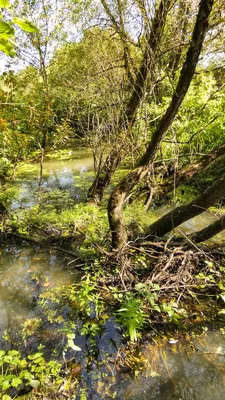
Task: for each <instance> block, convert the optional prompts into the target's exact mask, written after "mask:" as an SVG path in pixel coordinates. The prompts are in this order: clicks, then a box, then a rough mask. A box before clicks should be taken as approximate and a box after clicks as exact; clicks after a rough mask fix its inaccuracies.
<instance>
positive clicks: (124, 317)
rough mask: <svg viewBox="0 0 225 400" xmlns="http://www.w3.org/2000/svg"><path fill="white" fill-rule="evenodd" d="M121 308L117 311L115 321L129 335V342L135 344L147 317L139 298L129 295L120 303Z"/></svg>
mask: <svg viewBox="0 0 225 400" xmlns="http://www.w3.org/2000/svg"><path fill="white" fill-rule="evenodd" d="M121 306H122V307H121V308H120V309H119V310H117V315H118V316H117V319H118V321H119V322H120V323H121V325H122V326H123V327H124V328H125V329H126V331H127V332H128V333H129V336H130V340H131V341H132V342H136V341H137V338H138V336H140V331H141V330H142V329H143V327H144V324H145V323H146V318H147V315H146V314H145V312H144V311H143V309H142V302H141V300H140V298H135V297H133V296H132V295H129V296H127V297H126V298H125V300H124V301H123V302H122V304H121Z"/></svg>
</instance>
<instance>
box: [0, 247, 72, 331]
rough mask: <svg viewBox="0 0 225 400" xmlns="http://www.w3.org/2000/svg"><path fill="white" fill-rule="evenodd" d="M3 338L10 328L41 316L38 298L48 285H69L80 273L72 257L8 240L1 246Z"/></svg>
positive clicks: (0, 322) (0, 313)
mask: <svg viewBox="0 0 225 400" xmlns="http://www.w3.org/2000/svg"><path fill="white" fill-rule="evenodd" d="M0 254H1V257H0V337H2V335H3V332H4V331H5V330H6V329H7V328H9V327H14V329H16V327H18V326H19V325H20V323H21V322H23V321H25V319H26V318H31V317H34V316H37V315H38V309H37V307H36V305H37V299H38V297H39V295H40V294H41V293H42V292H43V291H44V290H46V289H47V288H54V287H60V286H62V285H69V284H70V283H72V282H74V281H76V280H77V279H78V272H76V271H75V270H73V269H71V268H69V266H68V263H69V261H71V258H68V257H64V256H62V255H61V254H54V253H51V251H47V250H43V248H39V247H35V246H32V247H31V246H29V245H18V244H16V243H15V244H10V243H7V244H5V245H1V246H0Z"/></svg>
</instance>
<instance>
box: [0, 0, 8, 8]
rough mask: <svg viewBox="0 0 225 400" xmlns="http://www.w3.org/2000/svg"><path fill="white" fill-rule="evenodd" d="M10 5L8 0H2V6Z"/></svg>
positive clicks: (0, 6)
mask: <svg viewBox="0 0 225 400" xmlns="http://www.w3.org/2000/svg"><path fill="white" fill-rule="evenodd" d="M8 7H10V2H9V1H8V0H0V8H8Z"/></svg>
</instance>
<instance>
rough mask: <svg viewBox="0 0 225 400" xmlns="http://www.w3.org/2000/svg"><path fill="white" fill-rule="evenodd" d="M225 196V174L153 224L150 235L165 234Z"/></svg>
mask: <svg viewBox="0 0 225 400" xmlns="http://www.w3.org/2000/svg"><path fill="white" fill-rule="evenodd" d="M224 197H225V175H223V177H222V178H220V179H218V180H217V181H216V183H215V184H214V185H213V186H211V187H210V188H209V189H207V190H206V191H205V192H204V193H203V194H201V195H200V196H199V197H197V198H196V199H195V200H193V201H191V202H190V203H189V204H187V205H183V206H179V207H177V208H175V210H173V211H170V212H169V213H167V214H166V215H164V216H163V217H162V218H160V219H159V220H158V221H156V222H154V224H152V225H151V226H150V228H149V230H148V232H147V234H148V235H155V236H163V235H165V234H166V233H168V232H170V231H171V230H172V229H174V228H176V227H177V226H179V225H180V224H182V223H183V222H185V221H188V220H189V219H191V218H193V217H196V216H197V215H199V214H201V213H203V212H204V211H205V210H207V209H208V208H209V207H211V206H213V205H214V204H215V203H216V202H218V201H220V200H221V199H223V198H224Z"/></svg>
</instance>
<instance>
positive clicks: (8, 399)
mask: <svg viewBox="0 0 225 400" xmlns="http://www.w3.org/2000/svg"><path fill="white" fill-rule="evenodd" d="M2 400H12V397H10V396H9V395H8V394H3V397H2Z"/></svg>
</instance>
